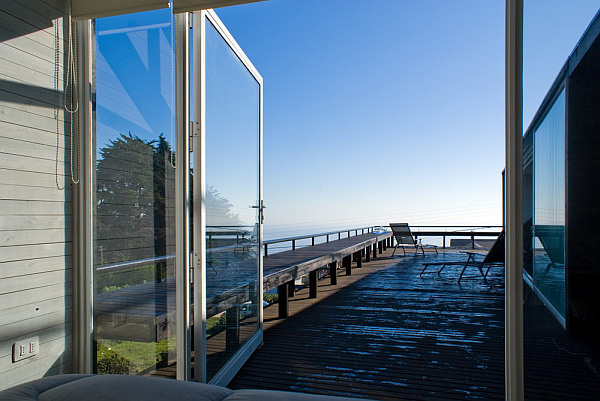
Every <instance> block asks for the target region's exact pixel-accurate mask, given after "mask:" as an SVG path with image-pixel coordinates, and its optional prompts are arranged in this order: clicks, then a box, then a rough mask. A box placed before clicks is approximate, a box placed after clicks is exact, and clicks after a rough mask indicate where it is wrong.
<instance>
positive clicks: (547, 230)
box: [534, 224, 565, 277]
mask: <svg viewBox="0 0 600 401" xmlns="http://www.w3.org/2000/svg"><path fill="white" fill-rule="evenodd" d="M534 229H535V236H536V238H537V239H538V240H539V241H540V243H541V244H542V247H543V248H544V252H545V253H546V255H547V257H548V259H549V263H548V265H547V266H546V271H545V272H544V274H543V276H545V275H546V274H548V271H549V270H550V268H553V267H554V268H563V269H564V267H565V226H559V225H539V224H538V225H536V226H535V227H534ZM543 276H542V277H543Z"/></svg>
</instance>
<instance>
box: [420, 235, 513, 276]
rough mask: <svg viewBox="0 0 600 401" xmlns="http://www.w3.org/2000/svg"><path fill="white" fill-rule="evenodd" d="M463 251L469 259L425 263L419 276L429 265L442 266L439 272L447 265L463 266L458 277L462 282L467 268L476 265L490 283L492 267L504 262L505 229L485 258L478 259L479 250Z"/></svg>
mask: <svg viewBox="0 0 600 401" xmlns="http://www.w3.org/2000/svg"><path fill="white" fill-rule="evenodd" d="M463 253H465V254H467V255H468V257H467V260H466V261H465V262H450V261H448V262H431V263H423V266H424V267H423V270H421V273H419V277H421V276H422V275H423V273H425V270H426V269H427V268H428V267H429V266H442V267H441V268H440V270H438V272H437V273H438V274H440V273H441V272H442V270H444V268H445V267H446V266H463V269H462V271H461V272H460V276H459V277H458V282H459V283H460V281H461V280H462V278H463V275H464V274H465V270H466V269H467V267H468V266H473V267H476V268H477V270H479V273H480V274H481V277H483V281H484V282H485V283H486V284H489V283H488V281H487V275H488V273H489V271H490V269H491V268H492V267H494V266H499V265H503V264H504V230H502V232H500V235H498V238H496V241H495V242H494V244H493V245H492V247H491V248H490V250H489V252H488V253H487V254H486V255H485V257H484V258H483V260H482V261H477V260H476V257H477V256H479V255H480V254H479V253H477V252H463ZM484 269H485V273H484V271H483V270H484Z"/></svg>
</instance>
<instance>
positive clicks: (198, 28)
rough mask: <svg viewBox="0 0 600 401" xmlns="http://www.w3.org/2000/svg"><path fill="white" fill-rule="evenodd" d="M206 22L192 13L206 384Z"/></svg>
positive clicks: (198, 298) (200, 343)
mask: <svg viewBox="0 0 600 401" xmlns="http://www.w3.org/2000/svg"><path fill="white" fill-rule="evenodd" d="M205 21H206V19H205V18H204V12H201V13H194V14H193V26H194V32H193V34H194V43H193V46H194V48H193V64H192V65H193V68H194V82H193V88H194V90H193V92H192V93H193V94H194V123H193V132H192V136H193V138H194V140H193V143H192V146H193V149H192V152H193V153H192V158H193V162H194V177H193V185H192V186H193V191H194V210H193V211H192V213H193V216H194V245H193V251H194V255H193V262H192V266H193V268H194V274H193V283H194V306H193V309H194V339H193V341H194V379H195V380H196V381H199V382H201V383H206V377H207V376H206V334H205V333H206V275H205V272H206V241H205V238H206V227H205V224H204V223H205V221H206V209H205V207H204V199H205V193H206V191H205V186H206V163H205V162H206V157H205V154H204V152H205V148H206V146H205V137H204V135H203V133H204V132H205V126H206V125H205V123H206V122H205V118H204V115H205V110H206V98H205V91H204V88H205V82H206V69H205V68H204V62H205V57H204V55H205V51H206V36H205V35H204V30H205V24H206V22H205Z"/></svg>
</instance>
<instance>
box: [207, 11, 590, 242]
mask: <svg viewBox="0 0 600 401" xmlns="http://www.w3.org/2000/svg"><path fill="white" fill-rule="evenodd" d="M504 5H505V2H504V1H503V0H495V1H494V0H487V1H481V0H457V1H447V0H424V1H416V0H413V1H409V0H406V1H399V0H354V1H348V0H302V1H293V0H270V1H267V2H263V3H254V4H249V5H244V6H235V7H228V8H222V9H218V10H217V14H218V15H219V17H220V18H221V19H222V20H223V22H224V23H225V25H226V26H227V27H228V29H229V30H230V32H231V33H232V34H233V36H234V37H235V38H236V40H237V41H238V43H239V44H240V45H241V47H242V48H243V49H244V51H245V52H246V54H247V55H248V56H249V58H250V59H251V60H252V62H253V63H254V65H255V66H256V67H257V69H258V70H259V71H260V73H261V75H262V76H263V78H264V81H265V83H264V116H265V118H264V149H265V156H264V168H265V170H264V176H265V202H266V204H267V205H268V209H267V215H266V223H267V228H268V227H269V225H270V226H277V225H287V226H289V228H290V229H289V233H290V234H293V233H295V232H298V231H311V230H313V229H317V228H324V227H332V228H334V227H352V226H358V225H362V224H379V223H388V222H389V221H392V220H394V221H407V222H409V223H410V224H412V225H418V224H501V205H502V200H501V175H500V173H501V171H502V168H503V165H504ZM574 5H576V6H574ZM597 8H598V3H597V1H584V0H579V1H569V2H567V1H564V0H563V1H554V0H543V1H542V0H535V1H526V7H525V25H526V30H525V39H524V40H525V56H524V58H525V67H524V74H525V75H524V76H525V79H526V82H525V94H524V101H525V107H524V115H525V117H524V119H525V120H526V121H527V123H528V121H529V120H530V119H531V116H532V115H533V113H534V112H535V110H536V109H537V106H538V105H539V103H540V101H541V99H542V98H543V96H544V95H545V93H546V91H547V89H548V88H549V86H550V84H551V82H552V80H553V79H554V77H555V76H556V73H557V72H558V70H559V69H560V67H561V66H562V64H563V62H564V61H565V59H566V57H567V56H568V55H569V53H570V52H571V50H572V49H573V47H574V45H575V43H576V41H577V40H578V39H579V37H580V36H581V34H582V33H583V31H584V29H585V27H586V26H587V25H588V23H589V22H590V20H591V19H592V17H593V16H594V14H595V13H596V11H597ZM527 123H526V124H527Z"/></svg>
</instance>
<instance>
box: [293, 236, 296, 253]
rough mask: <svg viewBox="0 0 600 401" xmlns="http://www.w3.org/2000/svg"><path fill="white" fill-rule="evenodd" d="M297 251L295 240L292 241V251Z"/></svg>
mask: <svg viewBox="0 0 600 401" xmlns="http://www.w3.org/2000/svg"><path fill="white" fill-rule="evenodd" d="M295 250H296V240H295V239H293V240H292V251H295Z"/></svg>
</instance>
